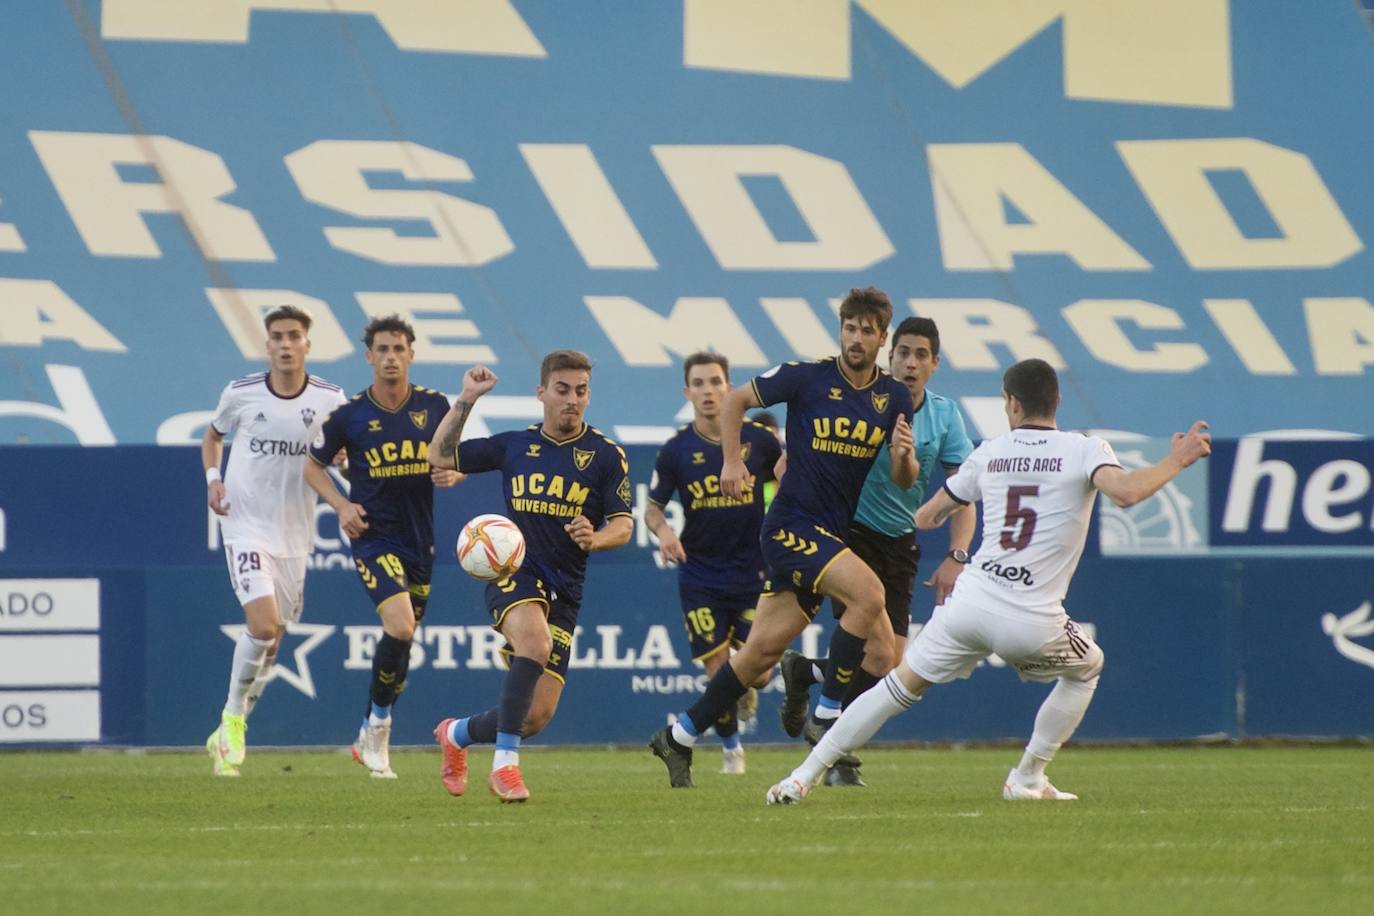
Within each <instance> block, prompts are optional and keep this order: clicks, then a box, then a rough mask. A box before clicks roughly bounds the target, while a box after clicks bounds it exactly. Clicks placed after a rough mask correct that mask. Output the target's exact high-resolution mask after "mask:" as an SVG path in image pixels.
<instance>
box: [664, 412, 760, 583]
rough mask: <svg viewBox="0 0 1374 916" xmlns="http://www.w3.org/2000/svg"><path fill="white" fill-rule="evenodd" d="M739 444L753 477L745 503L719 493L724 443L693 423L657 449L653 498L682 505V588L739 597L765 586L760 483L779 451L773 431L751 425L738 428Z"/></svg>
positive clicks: (743, 499)
mask: <svg viewBox="0 0 1374 916" xmlns="http://www.w3.org/2000/svg"><path fill="white" fill-rule="evenodd" d="M739 441H740V455H741V456H742V457H743V458H744V466H745V467H746V468H748V469H749V474H750V476H751V477H753V478H754V488H753V489H752V490H750V491H749V492H748V493H745V494H744V497H743V498H742V499H730V498H729V497H727V496H723V495H721V492H720V467H721V464H722V463H723V462H724V460H725V459H724V456H723V454H722V452H721V448H720V440H719V439H708V438H707V437H706V436H703V435H702V434H701V433H700V432H698V431H697V428H696V426H694V425H692V424H688V425H686V426H684V427H682V428H681V429H680V430H678V431H677V433H676V434H674V436H673V437H672V438H671V439H669V440H668V441H667V442H665V443H663V447H662V448H661V449H659V452H658V460H657V461H656V462H655V463H654V476H653V479H652V480H651V481H650V482H649V499H651V500H653V501H654V502H655V503H657V504H658V505H659V507H663V506H666V505H667V504H668V501H669V500H670V499H672V498H673V494H674V492H676V493H677V494H678V499H679V500H680V501H681V503H682V511H683V514H684V516H685V517H686V522H685V523H684V524H683V526H682V535H681V537H682V549H683V550H684V551H686V553H687V562H686V563H683V564H682V565H681V566H680V567H679V568H678V575H679V577H680V580H681V584H682V585H683V586H684V587H691V588H695V589H708V590H710V591H712V592H716V593H724V594H735V595H741V594H744V593H746V592H755V591H758V588H759V586H760V585H761V584H762V581H763V553H762V551H761V550H760V549H759V528H760V526H762V524H763V483H764V481H767V480H772V479H773V465H775V464H777V461H778V456H779V455H781V454H782V447H781V446H779V445H778V440H777V437H776V436H774V435H773V433H772V432H770V431H769V430H768V429H766V428H765V427H763V426H761V425H759V424H758V423H754V422H752V421H749V420H746V421H745V422H744V425H743V426H742V427H741V428H740V432H739Z"/></svg>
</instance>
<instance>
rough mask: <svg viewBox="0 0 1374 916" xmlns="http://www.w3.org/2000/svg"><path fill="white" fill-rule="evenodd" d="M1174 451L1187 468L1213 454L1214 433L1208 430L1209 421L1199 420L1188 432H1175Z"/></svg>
mask: <svg viewBox="0 0 1374 916" xmlns="http://www.w3.org/2000/svg"><path fill="white" fill-rule="evenodd" d="M1172 451H1173V453H1174V456H1175V457H1177V458H1178V459H1179V461H1181V462H1183V466H1184V467H1185V468H1186V467H1188V466H1189V465H1191V464H1192V463H1193V462H1195V461H1197V460H1198V459H1200V458H1206V457H1207V456H1208V455H1210V454H1212V434H1211V433H1209V432H1208V431H1207V421H1206V420H1198V421H1197V422H1196V423H1194V424H1193V425H1192V426H1190V427H1189V428H1188V431H1187V432H1186V433H1174V435H1173V445H1172Z"/></svg>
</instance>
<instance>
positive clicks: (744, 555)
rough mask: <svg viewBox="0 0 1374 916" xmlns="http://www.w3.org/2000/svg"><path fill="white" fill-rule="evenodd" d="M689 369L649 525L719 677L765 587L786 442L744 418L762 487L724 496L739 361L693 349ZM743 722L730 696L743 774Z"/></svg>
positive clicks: (720, 725)
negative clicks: (766, 524)
mask: <svg viewBox="0 0 1374 916" xmlns="http://www.w3.org/2000/svg"><path fill="white" fill-rule="evenodd" d="M682 372H683V380H684V384H685V387H684V388H683V394H685V395H686V396H687V400H689V401H690V402H691V403H692V422H691V423H689V424H688V425H686V426H684V427H682V428H681V429H680V430H678V431H677V433H675V434H674V435H673V437H672V438H671V439H669V440H668V441H667V442H665V443H664V444H663V447H662V448H661V449H659V453H658V459H657V461H655V463H654V474H653V479H652V480H651V481H650V483H649V503H648V505H647V506H645V508H644V524H645V525H647V526H648V528H649V530H650V531H652V532H653V533H654V535H655V536H656V537H657V538H658V550H659V555H660V556H661V557H662V558H663V561H664V562H665V563H676V564H677V565H678V595H679V596H680V598H681V599H682V614H683V617H684V618H685V619H686V624H687V639H688V641H689V642H690V643H691V646H692V658H693V659H695V660H696V661H699V662H701V663H702V665H703V666H704V667H705V669H706V675H707V677H710V676H712V675H714V674H715V673H716V672H717V671H719V670H720V666H721V665H723V664H724V663H725V660H726V659H727V658H729V657H730V649H731V647H735V648H738V647H739V646H742V645H743V644H744V641H745V639H747V638H748V636H749V625H750V624H751V623H752V622H753V620H754V605H755V604H756V603H757V601H758V595H759V590H760V589H761V588H762V587H763V554H762V552H761V551H760V549H759V528H760V526H761V525H762V524H763V499H762V496H763V484H764V483H766V482H769V481H771V480H772V479H773V467H774V465H776V464H777V461H778V458H779V456H780V455H781V454H782V447H781V446H780V445H779V444H778V440H777V437H776V436H775V435H774V434H773V433H772V431H770V430H769V429H767V428H766V427H764V426H762V425H761V424H758V423H754V422H749V421H746V422H745V423H743V424H742V425H741V427H740V457H741V459H742V460H743V461H744V464H745V467H746V468H747V469H748V472H749V478H750V481H751V483H752V484H753V485H752V486H751V487H750V489H749V490H747V491H746V492H745V493H744V494H743V495H742V496H741V497H740V498H739V499H731V498H730V497H728V496H724V495H722V494H721V492H720V476H719V475H720V468H721V462H722V460H723V458H722V453H721V444H720V411H721V406H722V405H723V404H724V402H725V396H726V395H727V394H728V393H729V392H730V362H729V360H727V359H726V358H725V357H724V356H721V355H720V354H719V353H693V354H692V355H691V356H688V357H687V359H686V360H685V361H684V363H683V367H682ZM674 493H676V494H677V496H678V499H679V500H680V501H681V503H682V511H683V515H684V518H685V520H684V524H683V527H682V537H681V539H679V538H678V535H677V534H676V533H675V532H674V531H673V529H672V527H671V526H670V525H669V524H668V520H667V519H666V518H665V517H664V516H663V507H664V506H666V505H667V504H668V501H669V500H671V499H672V498H673V495H674ZM755 686H756V687H759V686H764V684H762V683H761V684H756V685H755ZM746 696H747V694H746ZM739 720H740V716H739V713H738V711H737V709H736V704H731V705H729V706H727V707H726V708H725V711H724V713H723V714H722V715H721V717H720V718H719V719H718V720H716V722H715V725H714V727H715V730H716V734H717V735H718V736H719V737H720V741H721V744H722V746H723V749H724V754H725V759H724V761H723V762H722V765H721V772H722V773H727V774H732V775H740V774H743V773H744V766H745V765H744V745H743V744H741V743H740V737H739V726H740V723H739Z"/></svg>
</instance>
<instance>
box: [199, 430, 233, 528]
mask: <svg viewBox="0 0 1374 916" xmlns="http://www.w3.org/2000/svg"><path fill="white" fill-rule="evenodd" d="M223 457H224V437H223V436H221V435H220V434H219V430H217V429H215V427H214V424H210V425H208V426H206V427H205V435H204V436H203V437H202V438H201V440H200V463H201V466H202V467H203V468H204V469H205V489H206V500H207V501H208V502H209V503H210V508H211V510H213V511H214V513H215V514H216V515H228V514H229V503H228V501H227V500H226V499H225V498H224V481H223V480H220V476H219V466H220V461H221V460H222V459H223Z"/></svg>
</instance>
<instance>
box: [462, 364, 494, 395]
mask: <svg viewBox="0 0 1374 916" xmlns="http://www.w3.org/2000/svg"><path fill="white" fill-rule="evenodd" d="M496 381H497V379H496V373H495V372H492V371H491V370H490V369H488V368H487V367H486V366H473V367H472V368H471V369H469V370H468V371H467V372H464V373H463V391H462V394H460V395H459V396H458V397H459V398H460V399H461V400H464V401H467V402H468V403H469V404H471V403H472V402H473V401H475V400H477V399H478V398H480V397H481V396H482V395H484V394H486V393H487V392H488V391H490V390H491V389H493V388H495V387H496Z"/></svg>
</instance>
